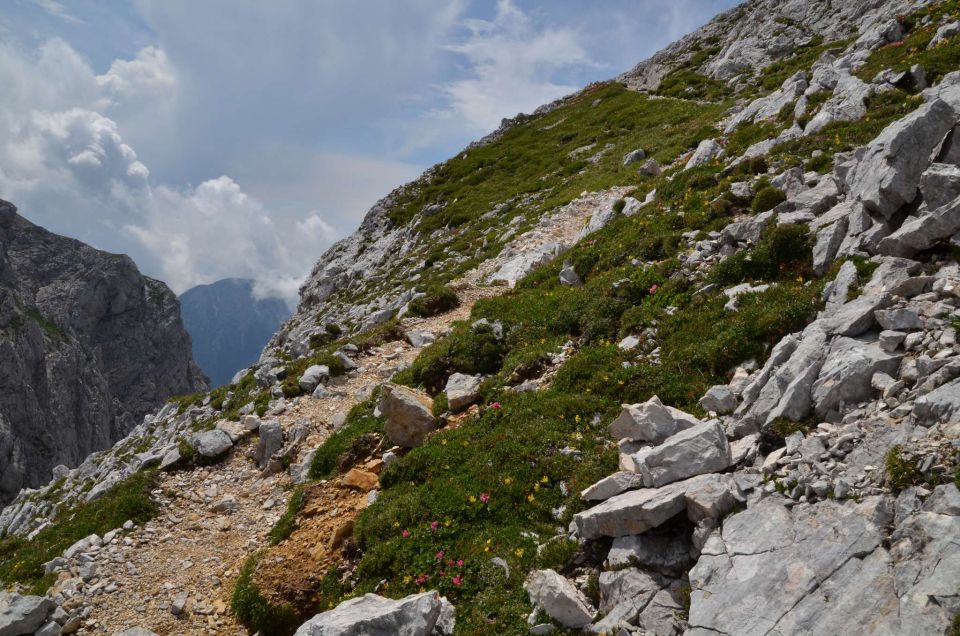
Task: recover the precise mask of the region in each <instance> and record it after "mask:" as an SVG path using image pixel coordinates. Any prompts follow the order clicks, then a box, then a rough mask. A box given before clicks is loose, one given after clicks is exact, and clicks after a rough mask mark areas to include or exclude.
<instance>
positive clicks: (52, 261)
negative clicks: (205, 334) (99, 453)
mask: <svg viewBox="0 0 960 636" xmlns="http://www.w3.org/2000/svg"><path fill="white" fill-rule="evenodd" d="M206 387H207V381H206V378H204V377H203V374H202V373H201V372H200V370H199V368H198V367H197V366H196V365H195V364H194V362H193V359H192V357H191V354H190V339H189V336H188V335H187V333H186V332H185V331H184V329H183V324H182V323H181V321H180V305H179V303H178V302H177V299H176V297H175V296H174V295H173V293H172V292H171V291H170V290H169V289H168V288H167V286H166V285H164V284H163V283H161V282H159V281H155V280H151V279H149V278H147V277H145V276H143V275H142V274H140V272H139V271H138V270H137V268H136V266H135V265H134V263H133V261H131V260H130V259H129V258H128V257H126V256H120V255H114V254H107V253H105V252H101V251H98V250H95V249H93V248H91V247H89V246H87V245H84V244H83V243H80V242H79V241H74V240H71V239H67V238H64V237H62V236H57V235H56V234H52V233H50V232H48V231H46V230H44V229H43V228H40V227H38V226H36V225H33V224H32V223H30V222H29V221H27V220H26V219H24V218H23V217H21V216H19V215H18V214H17V211H16V208H15V207H14V206H13V205H12V204H10V203H7V202H5V201H2V202H0V502H5V501H7V500H9V499H10V498H12V497H13V496H14V495H16V493H17V492H18V491H19V490H20V488H21V487H24V486H35V485H37V484H39V483H42V482H45V481H47V480H48V479H49V478H50V475H51V469H52V468H53V467H54V466H57V465H59V464H66V465H76V464H77V463H79V462H81V461H82V460H83V459H84V458H85V457H86V456H87V455H88V454H90V453H91V452H93V451H95V450H99V449H103V448H106V447H108V446H110V445H111V444H113V443H114V442H115V441H117V440H118V439H120V438H122V437H123V436H124V435H126V434H127V433H128V432H129V431H130V429H131V428H133V426H134V425H135V424H137V423H138V422H139V421H140V419H141V418H142V417H143V416H144V415H145V414H146V413H148V412H149V411H151V410H152V409H155V408H156V407H157V406H158V405H159V404H160V403H161V402H162V401H163V400H164V399H166V398H167V397H169V396H170V395H173V394H177V393H188V392H192V391H197V390H200V389H204V388H206Z"/></svg>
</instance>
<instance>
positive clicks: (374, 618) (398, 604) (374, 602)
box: [295, 592, 453, 636]
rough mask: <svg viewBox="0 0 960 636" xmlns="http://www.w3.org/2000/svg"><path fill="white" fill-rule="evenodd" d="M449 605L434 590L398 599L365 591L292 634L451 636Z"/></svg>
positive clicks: (325, 635) (297, 635) (313, 635)
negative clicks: (362, 594) (363, 593)
mask: <svg viewBox="0 0 960 636" xmlns="http://www.w3.org/2000/svg"><path fill="white" fill-rule="evenodd" d="M452 609H453V608H452V605H450V603H449V602H448V601H447V600H446V598H444V597H441V596H440V595H439V594H438V593H437V592H423V593H420V594H413V595H411V596H407V597H405V598H402V599H399V600H393V599H388V598H384V597H382V596H378V595H376V594H365V595H364V596H361V597H359V598H354V599H350V600H349V601H344V602H343V603H340V605H338V606H337V607H335V608H334V609H332V610H329V611H326V612H323V613H321V614H317V615H316V616H314V617H313V618H311V619H310V620H309V621H307V622H306V623H304V624H303V625H301V626H300V627H299V629H297V631H296V634H295V636H451V634H452V633H453V625H452V624H451V623H452V621H451V620H450V618H451V615H452ZM445 614H446V615H447V616H446V618H447V620H444V615H445Z"/></svg>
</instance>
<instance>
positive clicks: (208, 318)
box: [180, 278, 290, 386]
mask: <svg viewBox="0 0 960 636" xmlns="http://www.w3.org/2000/svg"><path fill="white" fill-rule="evenodd" d="M253 283H254V281H252V280H246V279H239V278H227V279H224V280H220V281H217V282H215V283H211V284H209V285H198V286H196V287H193V288H192V289H188V290H187V291H185V292H183V294H181V295H180V313H181V315H182V316H183V326H184V327H185V328H186V329H187V333H189V334H190V338H191V340H192V342H193V357H194V359H195V360H196V361H197V364H199V365H200V368H201V369H203V371H204V373H206V374H207V376H208V377H209V378H210V382H211V384H212V385H213V386H222V385H224V384H228V383H229V382H230V379H231V378H232V377H233V376H234V374H236V372H237V371H239V370H240V369H243V368H244V367H246V366H248V365H249V364H251V363H253V362H255V361H256V360H257V357H258V356H259V355H260V352H261V351H262V350H263V347H264V345H266V344H267V341H268V340H270V337H271V336H272V335H273V334H274V333H275V332H276V331H277V329H278V328H279V327H280V325H281V324H283V321H285V320H286V319H287V318H289V317H290V309H289V308H288V307H287V304H286V303H285V302H284V301H283V300H282V299H280V298H255V297H254V295H253Z"/></svg>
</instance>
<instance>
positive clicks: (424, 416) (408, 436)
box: [379, 382, 437, 448]
mask: <svg viewBox="0 0 960 636" xmlns="http://www.w3.org/2000/svg"><path fill="white" fill-rule="evenodd" d="M379 408H380V412H381V413H382V414H383V416H384V417H385V418H386V420H387V421H386V424H385V425H384V431H385V432H386V434H387V437H388V438H390V441H391V442H393V443H394V444H396V445H397V446H404V447H406V448H414V447H417V446H420V445H421V444H423V440H424V439H426V437H427V434H428V433H430V432H431V431H433V430H434V429H435V428H436V427H437V420H436V418H435V417H434V416H433V401H432V400H431V399H430V398H429V397H427V396H426V395H424V394H422V393H419V392H417V391H413V390H412V389H408V388H407V387H403V386H400V385H397V384H392V383H389V382H388V383H386V384H384V385H383V386H381V387H380V403H379Z"/></svg>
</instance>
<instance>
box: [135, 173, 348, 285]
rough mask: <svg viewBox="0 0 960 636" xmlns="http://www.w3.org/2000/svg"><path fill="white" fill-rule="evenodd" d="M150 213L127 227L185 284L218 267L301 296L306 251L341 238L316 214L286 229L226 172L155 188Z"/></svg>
mask: <svg viewBox="0 0 960 636" xmlns="http://www.w3.org/2000/svg"><path fill="white" fill-rule="evenodd" d="M146 206H147V207H146V213H145V215H144V218H143V219H142V220H140V222H138V223H129V224H126V225H124V226H123V231H124V232H125V233H126V234H128V235H129V236H130V237H132V238H133V239H134V240H135V241H136V242H137V243H139V244H140V245H142V246H143V247H144V248H145V249H146V250H147V252H148V253H149V254H151V255H152V257H153V258H154V259H156V266H157V267H158V268H159V270H160V272H161V273H162V276H161V277H162V278H163V279H164V280H165V281H166V282H167V283H168V284H170V285H171V287H173V288H174V289H177V290H181V291H182V290H184V289H188V288H190V287H193V286H194V285H199V284H202V283H207V282H210V280H211V273H219V274H218V275H217V276H218V277H223V276H224V275H227V274H228V273H229V275H232V276H240V277H247V278H254V279H256V280H257V286H256V289H257V291H258V293H259V294H260V295H261V296H281V297H284V298H287V299H290V298H291V297H295V296H296V291H297V288H298V287H299V284H300V282H301V277H300V275H301V273H302V271H303V268H304V265H305V263H304V259H303V258H302V256H301V255H302V254H303V253H304V252H305V251H307V252H308V253H310V254H315V253H317V252H316V251H315V250H317V248H319V247H322V246H326V245H329V244H330V242H331V241H332V240H333V238H334V237H333V230H332V228H331V227H330V226H329V225H328V224H327V223H326V222H324V221H323V219H321V218H320V217H319V216H317V215H316V214H310V215H308V216H307V217H305V218H304V219H303V220H302V221H300V222H298V223H296V224H295V226H294V227H292V228H286V229H284V228H278V227H277V226H276V225H275V224H274V222H273V220H272V219H271V215H270V212H269V211H268V210H267V209H266V207H265V206H264V205H263V203H261V202H260V201H258V200H256V199H255V198H253V197H251V196H249V195H248V194H246V193H244V192H243V190H242V189H241V188H240V185H239V184H237V183H236V182H235V181H234V180H233V179H231V178H230V177H227V176H221V177H218V178H216V179H210V180H207V181H204V182H203V183H201V184H200V185H198V186H197V187H196V188H193V189H189V190H185V191H178V190H176V189H174V188H170V187H167V186H159V187H157V188H155V189H154V190H153V193H152V197H151V198H150V199H149V201H147V202H146Z"/></svg>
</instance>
